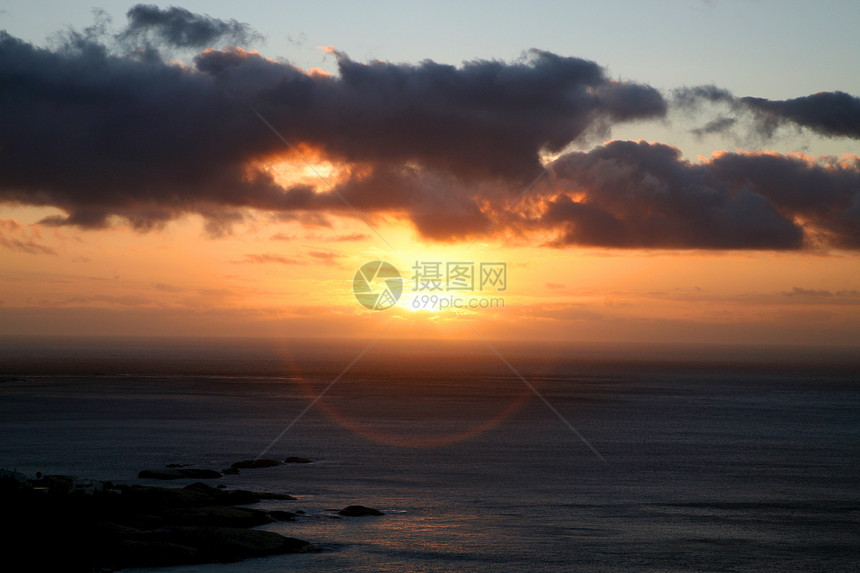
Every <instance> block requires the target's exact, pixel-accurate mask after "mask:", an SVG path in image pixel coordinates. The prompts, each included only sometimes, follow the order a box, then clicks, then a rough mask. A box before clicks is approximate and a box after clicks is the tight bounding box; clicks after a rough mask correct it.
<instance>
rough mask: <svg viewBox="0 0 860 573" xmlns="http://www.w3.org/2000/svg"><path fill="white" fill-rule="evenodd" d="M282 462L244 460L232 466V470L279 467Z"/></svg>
mask: <svg viewBox="0 0 860 573" xmlns="http://www.w3.org/2000/svg"><path fill="white" fill-rule="evenodd" d="M279 465H281V462H279V461H278V460H267V459H262V460H242V461H240V462H236V463H234V464H233V465H231V466H230V467H231V468H235V469H243V470H244V469H256V468H270V467H272V466H279Z"/></svg>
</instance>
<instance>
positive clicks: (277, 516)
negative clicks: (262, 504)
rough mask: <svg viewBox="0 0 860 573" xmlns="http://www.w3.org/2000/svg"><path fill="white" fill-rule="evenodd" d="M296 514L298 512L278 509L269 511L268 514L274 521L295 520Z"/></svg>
mask: <svg viewBox="0 0 860 573" xmlns="http://www.w3.org/2000/svg"><path fill="white" fill-rule="evenodd" d="M296 515H298V514H296V513H293V512H292V511H281V510H278V509H276V510H275V511H270V512H269V516H270V517H271V518H272V519H274V520H276V521H295V519H296Z"/></svg>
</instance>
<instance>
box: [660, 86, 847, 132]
mask: <svg viewBox="0 0 860 573" xmlns="http://www.w3.org/2000/svg"><path fill="white" fill-rule="evenodd" d="M672 103H673V104H674V105H676V106H678V107H680V108H682V109H687V110H698V109H699V108H700V107H701V106H702V104H703V103H711V104H718V103H723V104H728V105H729V106H730V108H731V109H732V110H734V111H735V112H737V113H747V114H749V115H751V122H752V127H753V128H754V129H755V130H756V131H757V132H758V133H759V134H761V135H763V136H765V137H772V136H773V135H774V133H775V132H776V130H777V128H779V127H780V126H782V125H795V126H798V127H805V128H807V129H810V130H812V131H814V132H816V133H818V134H820V135H824V136H827V137H849V138H851V139H860V98H857V97H854V96H852V95H850V94H847V93H845V92H839V91H837V92H820V93H816V94H812V95H808V96H804V97H798V98H794V99H786V100H768V99H764V98H758V97H736V96H734V95H733V94H732V93H731V92H729V91H728V90H725V89H722V88H718V87H716V86H696V87H688V88H681V89H677V90H674V91H673V97H672ZM729 119H730V118H726V117H721V118H718V119H717V120H715V121H712V122H710V123H709V124H708V125H706V126H704V127H702V128H699V129H698V130H694V133H699V132H702V133H716V132H719V131H724V130H726V129H728V128H730V127H732V126H733V125H734V123H735V122H734V121H728V120H729Z"/></svg>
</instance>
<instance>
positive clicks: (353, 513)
mask: <svg viewBox="0 0 860 573" xmlns="http://www.w3.org/2000/svg"><path fill="white" fill-rule="evenodd" d="M338 513H339V514H340V515H345V516H347V517H364V516H365V515H383V513H382V512H381V511H379V510H378V509H373V508H372V507H365V506H363V505H350V506H349V507H345V508H343V509H341V510H340V511H338Z"/></svg>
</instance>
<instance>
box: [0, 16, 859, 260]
mask: <svg viewBox="0 0 860 573" xmlns="http://www.w3.org/2000/svg"><path fill="white" fill-rule="evenodd" d="M128 16H129V24H128V27H127V28H126V29H125V30H124V31H122V32H120V33H119V34H118V35H111V34H109V33H107V32H106V31H105V29H104V26H102V27H93V28H91V29H88V30H87V31H86V32H85V33H69V34H67V35H66V36H65V42H64V43H63V44H62V45H56V46H55V47H53V48H50V49H49V48H43V47H37V46H34V45H32V44H29V43H27V42H24V41H21V40H19V39H16V38H14V37H12V36H10V35H8V34H6V33H5V32H4V33H0V125H3V129H2V130H0V202H5V203H13V204H25V205H38V206H52V207H57V208H59V209H61V210H62V211H63V212H64V215H61V216H54V217H49V218H48V219H46V220H45V221H44V223H45V224H51V225H77V226H80V227H88V228H99V227H107V226H110V225H111V224H113V219H114V218H120V219H123V220H125V221H126V222H128V223H129V224H130V225H132V226H133V227H135V228H137V229H139V230H141V231H146V230H150V229H154V228H159V227H161V226H163V225H164V224H166V223H167V222H169V221H170V220H172V219H174V218H176V217H179V216H182V215H184V214H187V213H196V214H200V215H202V216H203V217H204V218H205V220H206V229H207V232H208V233H209V234H210V235H212V236H221V235H225V234H227V233H229V232H230V229H231V227H232V225H234V224H235V223H237V222H239V221H242V220H243V218H244V217H245V214H246V212H247V210H248V209H258V210H262V211H266V212H268V213H270V214H271V216H272V217H273V218H274V219H275V220H280V221H298V222H300V223H301V224H303V225H305V226H327V227H331V225H332V219H331V217H330V215H344V216H356V214H357V212H360V213H361V214H362V216H363V217H365V218H366V219H367V220H368V221H370V222H371V223H372V224H373V223H374V222H375V221H376V220H377V219H378V217H380V216H383V215H384V216H388V215H391V216H394V217H398V218H401V219H403V220H408V221H410V222H411V223H412V224H413V225H414V226H415V228H416V229H417V231H418V232H419V233H420V235H421V236H422V237H424V238H427V239H431V240H437V241H452V240H458V239H465V238H470V237H477V236H479V235H481V234H482V233H484V232H485V231H486V230H487V229H491V232H494V233H498V234H506V235H511V234H516V233H527V232H529V231H531V230H535V229H537V230H541V231H550V232H553V233H556V236H557V239H556V240H555V241H554V242H553V244H554V245H556V246H564V245H601V246H612V247H621V248H636V247H647V248H710V249H751V248H754V249H798V248H803V247H806V246H813V245H815V246H817V245H824V246H836V247H841V248H851V249H855V248H860V230H858V228H860V224H858V220H860V198H858V189H860V184H858V171H860V168H858V163H857V161H858V160H844V161H842V162H836V161H834V160H820V161H813V160H810V159H807V158H802V157H793V156H791V157H789V156H780V155H775V154H767V153H760V154H741V153H735V154H720V155H717V156H715V157H714V158H712V159H711V160H708V161H704V162H702V163H690V162H688V161H686V160H684V159H683V158H682V157H681V155H680V152H679V151H678V150H677V149H675V148H672V147H669V146H666V145H660V144H654V143H651V144H649V143H644V142H638V143H637V142H624V141H616V142H611V143H609V144H606V145H604V146H601V147H598V148H595V149H593V150H592V151H589V152H573V153H567V154H565V155H563V156H561V157H560V158H559V159H558V160H557V161H555V162H554V163H553V165H552V172H553V174H554V175H553V176H552V177H546V178H544V180H542V181H541V182H540V183H539V184H538V185H537V186H536V187H535V189H534V190H533V191H534V192H533V193H530V194H529V195H528V196H527V197H526V199H525V200H524V201H523V202H522V204H518V205H516V206H515V208H514V209H513V211H512V212H506V206H507V205H508V204H509V203H510V201H511V199H512V198H513V197H516V196H517V194H518V193H519V192H520V191H521V190H522V189H523V188H524V185H525V184H527V183H528V182H529V181H532V180H533V179H534V178H535V177H536V176H537V175H538V174H540V173H542V172H543V166H542V164H541V162H540V158H541V156H542V154H543V153H545V152H553V153H559V152H563V151H564V150H565V149H567V148H569V146H570V145H571V144H572V143H582V142H583V140H584V138H586V137H587V136H588V135H589V134H593V133H598V132H601V131H602V130H605V129H607V128H608V127H611V126H612V125H613V124H615V123H617V122H627V121H637V120H643V119H648V118H660V117H664V116H665V114H666V109H667V102H666V100H665V99H664V98H663V96H661V94H660V93H659V92H657V91H656V90H655V89H654V88H652V87H650V86H648V85H644V84H637V83H631V82H621V81H617V80H614V79H612V78H610V77H609V76H608V75H607V73H606V71H605V70H604V69H603V68H601V67H600V66H599V65H597V64H596V63H594V62H591V61H588V60H583V59H579V58H573V57H565V56H560V55H556V54H552V53H549V52H544V51H538V50H533V51H530V52H528V53H527V54H525V55H524V56H523V58H522V59H520V60H518V61H515V62H500V61H494V60H474V61H469V62H466V63H464V64H462V65H461V66H459V67H458V66H452V65H446V64H440V63H436V62H432V61H424V62H421V63H419V64H396V63H390V62H379V61H373V62H369V63H362V62H356V61H353V60H351V59H350V58H349V57H348V56H347V55H345V54H343V53H341V52H335V55H336V57H337V65H338V74H337V75H334V76H329V75H326V74H324V73H317V72H314V73H311V72H306V71H304V70H302V69H300V68H297V67H295V66H292V65H290V64H289V63H285V62H281V61H274V60H270V59H267V58H265V57H263V56H262V55H260V54H258V53H255V52H248V51H245V50H244V49H241V48H238V47H235V46H232V47H230V46H231V45H232V44H238V43H243V42H247V41H249V40H251V39H253V38H252V34H253V33H252V31H251V30H249V29H248V28H247V27H245V26H244V25H242V24H239V23H237V22H235V21H229V22H226V21H221V20H217V19H214V18H211V17H209V16H201V15H197V14H192V13H190V12H188V11H186V10H183V9H181V8H169V9H164V10H162V9H159V8H156V7H153V6H144V5H138V6H135V7H134V8H132V9H131V10H130V11H129V14H128ZM117 38H118V39H119V41H118V42H117ZM141 43H142V45H143V47H144V48H145V50H144V55H145V56H146V57H141V54H142V52H141V51H140V50H139V49H131V50H130V51H129V48H130V47H131V48H134V47H135V45H136V44H138V45H139V44H141ZM211 45H216V46H221V47H220V48H219V49H206V50H203V51H201V52H199V53H197V55H196V56H195V57H194V58H193V64H188V65H183V64H179V63H176V62H173V61H170V60H168V59H167V58H164V57H162V56H161V53H160V51H159V50H161V49H163V48H164V47H166V48H171V47H172V48H182V49H187V48H194V49H199V48H201V47H204V46H211ZM225 45H226V46H228V47H224V46H225ZM138 47H140V46H138ZM672 102H673V103H674V104H675V105H677V106H679V107H682V108H685V109H690V110H695V109H697V108H698V107H701V106H704V105H710V104H719V105H723V104H728V110H729V111H732V112H744V113H747V114H749V117H752V119H753V121H754V123H755V124H756V125H762V126H765V127H767V126H770V127H767V129H770V131H771V132H772V130H773V129H775V127H773V126H776V125H781V123H782V122H791V123H793V124H795V125H801V126H805V127H808V128H809V129H813V130H816V131H818V132H820V133H825V134H827V135H847V136H849V137H855V136H856V122H854V123H852V121H854V120H853V119H852V118H855V117H856V103H857V98H853V97H852V96H848V95H847V94H839V93H835V94H816V95H814V96H808V97H806V98H797V99H795V100H785V101H781V102H773V101H768V100H761V99H752V98H736V97H734V96H733V95H732V94H731V93H729V92H728V91H726V90H723V89H721V88H718V87H714V86H700V87H695V88H685V89H683V90H678V91H676V92H674V93H673V96H672ZM255 111H256V112H257V113H259V114H260V116H262V117H264V118H265V121H267V122H268V123H269V124H270V125H271V126H272V127H274V128H275V129H276V130H277V131H278V132H279V133H280V134H281V135H282V136H283V137H284V138H285V139H286V141H288V142H289V144H288V145H284V141H283V140H281V139H279V137H277V136H276V135H275V134H274V133H272V131H271V130H270V129H269V127H268V126H267V125H266V124H265V123H264V122H262V121H260V117H258V115H257V113H255ZM739 122H740V119H738V118H736V117H732V116H731V114H723V115H720V116H719V117H717V118H716V119H715V120H714V121H711V122H710V123H708V124H707V125H705V126H704V127H703V128H701V130H700V132H701V134H705V133H715V132H719V131H721V130H725V129H729V128H731V127H732V126H736V125H738V124H739ZM762 129H764V130H765V131H766V129H765V128H764V127H763V128H762ZM291 148H292V149H291ZM297 148H299V149H303V150H309V153H311V154H312V157H313V158H314V159H315V160H316V159H317V158H318V159H321V160H327V161H329V162H331V163H332V164H334V166H335V168H336V169H335V175H333V176H332V178H331V185H332V186H331V187H330V186H329V185H326V184H323V183H322V182H315V181H312V182H311V183H305V184H294V185H285V184H283V183H280V182H279V181H278V180H276V178H275V177H274V176H273V174H272V173H271V172H270V171H268V170H267V167H266V166H267V165H268V164H269V163H270V162H271V161H272V160H273V159H278V158H279V157H282V156H286V155H290V154H293V155H292V158H293V159H296V156H295V155H294V151H295V149H297ZM356 210H357V211H356ZM499 216H501V219H499V220H498V224H496V218H497V217H499ZM273 238H278V239H285V238H288V237H287V236H285V235H284V236H276V237H273ZM344 240H346V239H344ZM242 262H249V263H250V262H256V263H267V262H268V263H273V262H274V263H282V264H297V263H298V262H299V261H296V260H292V259H287V258H285V257H281V256H280V255H271V254H262V255H248V256H247V257H246V258H245V259H243V261H242Z"/></svg>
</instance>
